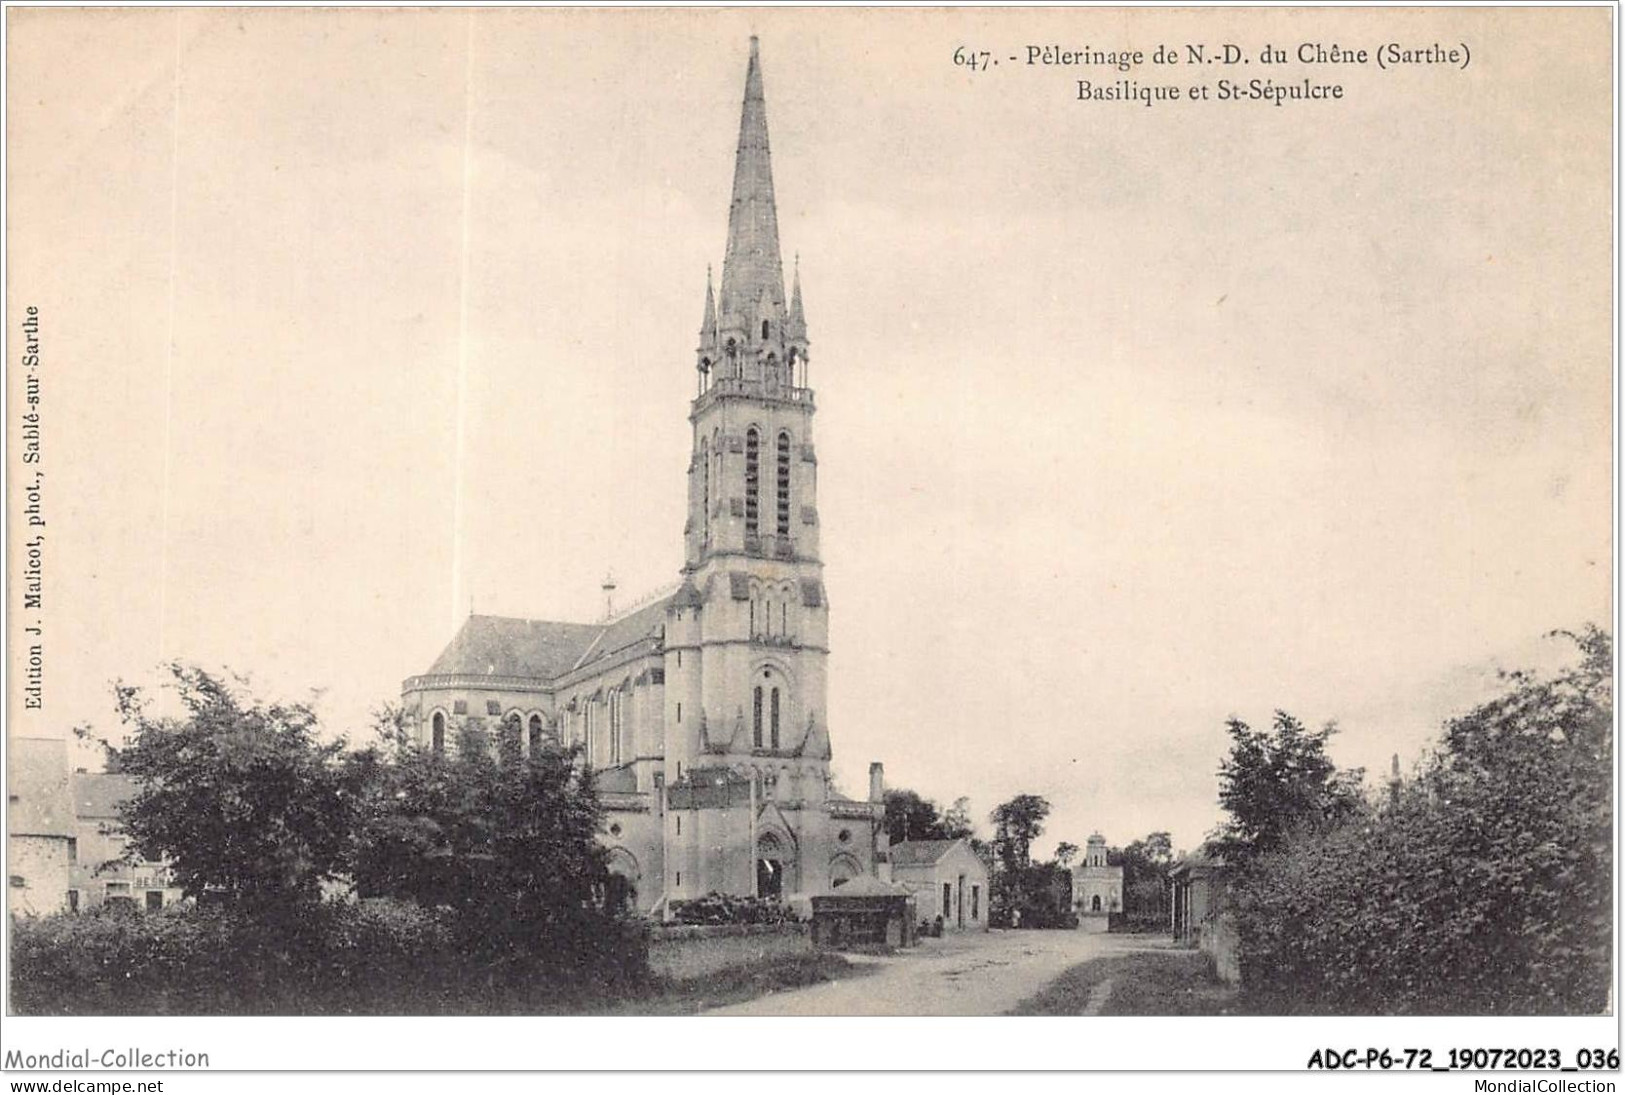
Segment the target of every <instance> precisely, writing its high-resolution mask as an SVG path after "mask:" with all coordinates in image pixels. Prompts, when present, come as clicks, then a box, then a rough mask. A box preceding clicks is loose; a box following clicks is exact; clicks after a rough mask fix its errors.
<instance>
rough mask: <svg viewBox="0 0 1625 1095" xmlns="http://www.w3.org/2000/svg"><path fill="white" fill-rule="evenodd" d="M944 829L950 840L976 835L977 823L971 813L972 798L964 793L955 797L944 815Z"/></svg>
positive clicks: (969, 837) (965, 838)
mask: <svg viewBox="0 0 1625 1095" xmlns="http://www.w3.org/2000/svg"><path fill="white" fill-rule="evenodd" d="M942 829H943V835H944V837H945V838H946V839H948V840H970V839H972V838H973V837H974V836H975V835H976V823H975V822H973V821H972V820H971V815H970V799H968V798H966V797H965V796H964V795H960V796H959V797H958V798H956V799H954V804H953V805H952V806H950V807H949V808H948V812H947V813H945V814H943V815H942Z"/></svg>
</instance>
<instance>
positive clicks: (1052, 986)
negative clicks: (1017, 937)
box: [1010, 950, 1237, 1015]
mask: <svg viewBox="0 0 1625 1095" xmlns="http://www.w3.org/2000/svg"><path fill="white" fill-rule="evenodd" d="M1108 978H1109V979H1110V980H1111V983H1112V984H1111V990H1110V992H1109V994H1108V995H1107V996H1106V1000H1105V1004H1104V1006H1103V1007H1102V1008H1101V1010H1100V1014H1101V1015H1231V1014H1235V1013H1236V995H1237V994H1236V990H1235V988H1233V987H1232V986H1229V985H1226V984H1224V983H1223V982H1221V981H1219V979H1218V978H1216V977H1214V976H1213V972H1212V969H1211V967H1210V965H1209V963H1208V960H1207V957H1206V956H1205V955H1203V954H1200V953H1198V952H1196V951H1175V950H1168V951H1151V952H1146V953H1142V954H1124V955H1116V956H1113V957H1110V958H1095V959H1091V960H1090V961H1088V962H1083V963H1081V964H1079V965H1076V966H1073V967H1072V968H1071V969H1069V970H1067V971H1066V972H1065V973H1063V974H1061V976H1059V977H1057V978H1056V979H1055V980H1054V981H1051V982H1050V983H1049V984H1048V985H1046V986H1045V987H1044V988H1043V990H1042V991H1040V992H1038V993H1037V994H1036V995H1033V996H1030V997H1028V998H1027V999H1026V1000H1023V1001H1022V1002H1021V1003H1019V1004H1017V1005H1016V1006H1015V1007H1014V1008H1012V1009H1011V1011H1010V1014H1011V1015H1082V1014H1083V1011H1084V1008H1085V1007H1086V1006H1087V1004H1088V1002H1089V996H1090V994H1091V993H1092V992H1093V991H1094V989H1095V988H1096V987H1097V986H1098V985H1100V984H1101V983H1103V982H1104V981H1106V980H1107V979H1108Z"/></svg>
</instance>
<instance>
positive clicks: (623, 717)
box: [402, 37, 886, 913]
mask: <svg viewBox="0 0 1625 1095" xmlns="http://www.w3.org/2000/svg"><path fill="white" fill-rule="evenodd" d="M808 347H809V341H808V338H807V322H806V316H805V314H804V313H803V311H802V304H801V278H800V273H799V271H798V272H797V274H796V278H795V283H794V286H793V288H792V290H791V293H790V295H789V297H788V298H786V296H785V292H784V266H783V262H782V260H781V259H780V255H779V228H778V215H777V212H776V211H775V209H774V200H773V172H772V165H771V162H770V159H769V155H768V140H767V108H766V103H765V101H764V99H763V96H762V72H761V63H760V60H759V58H758V51H757V43H756V39H755V38H754V37H753V38H752V39H751V41H750V61H749V65H748V67H747V69H746V73H745V99H744V109H743V116H742V117H741V119H740V125H739V147H738V151H737V153H736V158H735V162H734V182H733V199H732V202H731V204H730V206H729V210H728V242H727V249H726V252H725V254H724V259H723V264H722V281H721V287H720V292H719V293H718V292H713V287H712V285H711V284H710V282H709V279H708V281H707V285H706V290H705V314H704V317H703V319H702V321H701V325H700V345H699V350H698V354H697V389H698V394H697V395H696V397H695V398H694V400H693V402H692V403H691V404H690V406H689V421H690V422H691V423H692V424H693V429H694V433H693V449H692V455H691V458H690V462H689V467H688V521H687V524H686V526H685V528H684V530H683V542H684V563H683V568H682V575H681V577H682V580H681V584H680V585H679V587H678V588H677V590H676V592H674V593H672V594H670V595H669V596H666V597H664V598H662V599H660V600H658V601H655V602H653V603H650V604H647V605H644V606H642V607H639V608H637V609H635V610H634V611H631V612H628V613H625V614H623V615H621V616H619V617H617V618H612V619H610V620H608V621H607V622H604V623H598V624H576V623H558V622H553V621H548V620H522V619H512V618H507V617H499V616H470V617H469V618H468V620H467V621H466V622H465V623H464V624H463V626H462V628H461V629H460V630H459V631H458V633H457V635H456V636H455V637H454V638H453V639H452V641H451V643H450V645H449V646H447V647H446V649H445V651H444V652H443V653H442V654H441V655H440V657H439V658H438V659H436V661H435V663H434V664H433V665H432V666H430V667H429V669H428V671H427V672H426V673H424V674H422V675H420V676H415V677H409V678H407V680H406V681H405V682H404V684H403V685H402V697H403V701H404V706H405V709H406V712H407V715H408V717H409V718H410V719H411V725H412V726H413V727H414V732H415V734H416V737H417V741H418V742H419V744H420V745H421V746H423V747H424V748H429V749H434V750H445V749H448V748H451V747H453V745H454V743H455V737H456V734H457V733H458V732H459V731H460V730H461V729H463V728H465V727H471V728H472V727H478V728H483V729H485V730H487V731H488V732H495V733H498V734H501V735H504V736H506V737H507V739H508V742H509V744H510V747H514V746H517V751H518V752H519V753H521V754H524V755H529V754H530V753H532V752H533V751H536V750H541V749H545V748H549V747H550V746H552V747H557V746H561V745H563V746H569V745H579V746H581V747H582V749H583V754H584V759H585V762H586V763H588V764H590V765H592V766H593V767H594V768H595V769H596V771H597V776H598V781H597V782H598V788H599V792H600V797H601V799H602V801H603V803H604V805H605V807H606V809H607V819H606V826H607V829H606V832H605V834H604V836H603V839H604V841H605V842H606V843H607V845H608V846H609V849H610V861H611V869H612V870H613V871H614V872H615V874H616V875H618V876H619V877H620V878H621V879H622V880H623V881H624V884H625V886H626V889H627V892H628V894H629V895H630V900H631V901H632V902H633V903H634V906H635V907H636V908H637V910H638V911H641V912H656V913H658V912H660V911H661V910H662V908H663V907H664V905H665V903H666V902H668V901H672V900H679V899H685V898H693V897H697V896H700V895H702V894H705V893H707V892H710V891H713V890H716V891H720V892H723V893H731V894H759V895H763V896H789V895H791V894H822V893H828V892H830V891H831V890H833V889H834V888H835V887H838V886H840V885H841V884H842V883H843V882H845V881H847V880H848V879H851V878H855V877H858V876H861V875H869V874H876V873H884V869H885V862H886V837H885V827H884V825H883V824H882V819H883V813H884V807H883V805H882V801H881V800H882V791H883V787H882V781H883V780H882V775H881V772H880V766H879V765H878V764H875V765H871V766H870V781H869V782H870V786H869V789H868V791H869V797H868V799H867V800H866V801H858V800H852V799H846V798H841V797H839V796H838V795H837V794H836V793H835V791H834V789H833V787H832V785H831V783H830V773H829V764H830V756H831V751H830V736H829V728H828V726H827V724H826V721H825V720H826V712H827V706H826V701H825V695H826V690H827V685H826V664H827V661H828V655H829V648H828V647H829V640H828V636H829V604H828V599H827V597H826V596H825V592H824V584H823V580H822V569H823V564H822V563H821V562H820V561H819V550H818V504H817V488H818V461H817V456H816V451H815V449H814V447H813V439H812V419H813V411H814V404H813V392H812V389H811V388H810V387H809V386H808V385H809V380H808V359H809V354H808Z"/></svg>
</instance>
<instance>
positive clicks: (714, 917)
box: [671, 891, 795, 924]
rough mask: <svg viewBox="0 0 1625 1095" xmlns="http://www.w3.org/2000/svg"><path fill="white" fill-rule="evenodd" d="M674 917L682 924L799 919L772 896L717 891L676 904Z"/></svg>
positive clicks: (672, 911) (771, 921)
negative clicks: (751, 895)
mask: <svg viewBox="0 0 1625 1095" xmlns="http://www.w3.org/2000/svg"><path fill="white" fill-rule="evenodd" d="M671 915H672V919H674V920H676V921H677V922H678V923H679V924H783V923H787V922H788V921H791V920H794V919H795V916H794V914H792V913H791V911H790V910H789V909H788V908H787V907H786V906H784V905H783V904H781V903H780V902H778V901H775V900H774V899H772V898H770V897H739V896H735V895H733V894H725V893H717V892H715V891H713V892H711V893H708V894H706V895H705V896H703V897H696V898H693V899H692V900H688V901H673V902H672V903H671Z"/></svg>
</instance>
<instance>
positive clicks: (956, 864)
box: [891, 840, 988, 931]
mask: <svg viewBox="0 0 1625 1095" xmlns="http://www.w3.org/2000/svg"><path fill="white" fill-rule="evenodd" d="M891 876H892V881H893V882H895V883H897V884H898V885H899V886H902V887H904V888H905V889H907V890H909V891H910V892H911V893H913V894H914V897H915V900H916V901H917V902H918V905H919V915H920V919H921V920H922V921H925V922H932V921H934V920H935V919H936V918H937V917H939V916H940V917H942V927H943V930H944V931H987V898H988V875H987V865H986V864H985V863H983V862H982V860H981V858H980V857H978V856H977V854H976V853H975V852H973V851H971V847H970V843H969V842H968V841H965V840H909V841H904V842H903V843H902V844H893V845H892V846H891Z"/></svg>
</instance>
